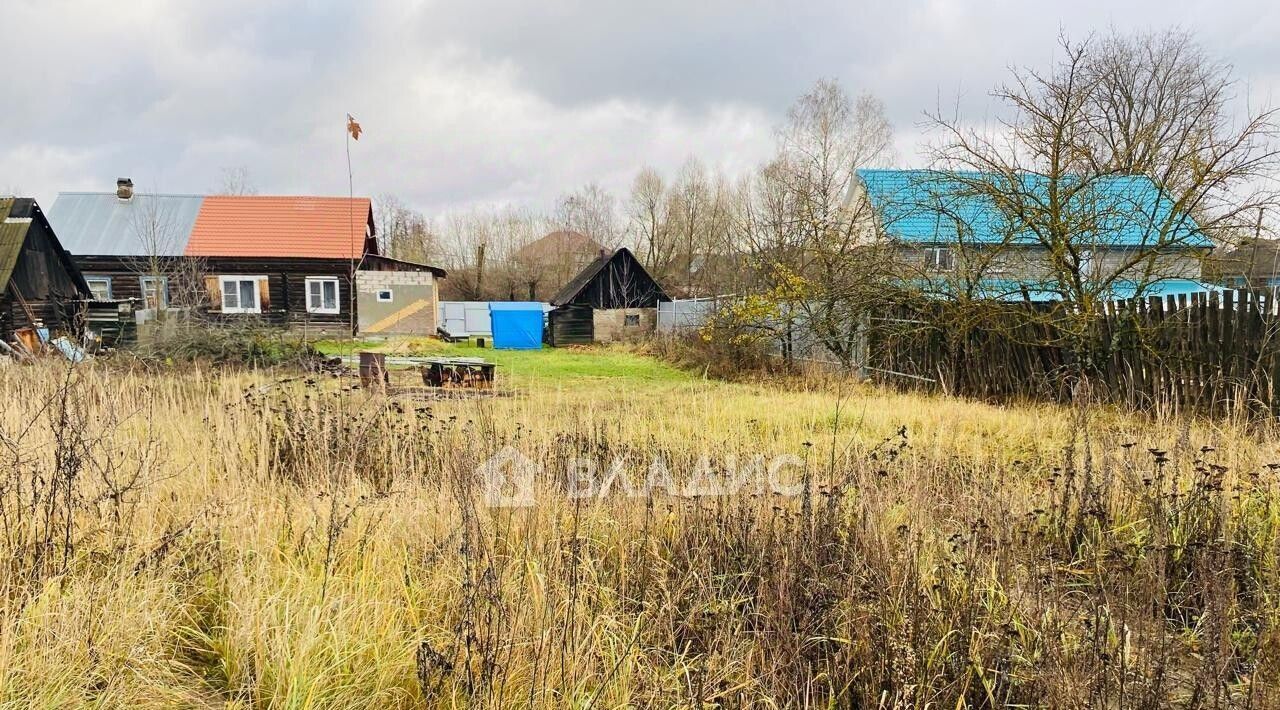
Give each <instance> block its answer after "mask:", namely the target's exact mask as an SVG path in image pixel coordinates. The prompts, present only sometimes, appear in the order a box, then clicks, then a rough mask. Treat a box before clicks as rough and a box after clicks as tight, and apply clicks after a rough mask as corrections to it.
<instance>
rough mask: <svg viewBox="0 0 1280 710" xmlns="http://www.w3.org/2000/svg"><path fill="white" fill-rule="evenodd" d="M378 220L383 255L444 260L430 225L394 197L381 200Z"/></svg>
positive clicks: (438, 240)
mask: <svg viewBox="0 0 1280 710" xmlns="http://www.w3.org/2000/svg"><path fill="white" fill-rule="evenodd" d="M375 220H376V222H377V225H378V234H379V247H380V248H381V249H382V253H384V254H388V255H390V256H393V257H395V258H397V259H404V260H405V261H416V262H420V263H432V262H435V261H438V260H440V259H441V256H442V254H441V246H440V238H439V236H438V235H437V234H436V232H435V231H434V230H433V229H432V228H431V224H430V222H428V221H427V218H426V217H424V216H423V215H422V214H421V213H420V212H417V211H415V210H413V209H411V208H410V207H408V206H407V205H405V203H404V202H403V201H402V200H400V198H398V197H396V196H395V195H392V194H390V193H384V194H383V195H381V196H380V197H378V199H377V201H376V206H375Z"/></svg>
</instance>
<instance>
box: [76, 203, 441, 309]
mask: <svg viewBox="0 0 1280 710" xmlns="http://www.w3.org/2000/svg"><path fill="white" fill-rule="evenodd" d="M50 219H51V221H52V222H53V224H54V225H55V227H57V228H58V229H59V231H60V233H62V234H63V241H64V243H65V244H66V246H67V248H68V249H69V250H70V251H71V253H72V254H73V255H74V257H73V258H74V259H75V261H76V263H77V264H78V265H79V267H80V269H81V270H82V271H83V272H84V275H85V279H86V281H87V283H88V286H89V288H91V289H92V290H93V292H94V293H95V294H96V295H97V296H98V297H100V298H129V299H135V300H137V301H138V302H139V303H140V305H141V307H142V308H143V309H144V310H143V313H144V317H147V316H148V315H153V314H158V313H159V312H161V311H166V310H171V309H183V310H185V311H188V312H195V313H198V314H200V315H202V316H203V317H206V318H208V319H210V320H214V321H224V322H225V321H244V320H247V319H254V320H258V321H261V322H263V323H266V324H271V325H281V326H288V327H294V328H306V329H310V330H317V331H323V332H336V333H350V332H351V330H352V329H353V328H354V327H355V325H356V323H357V322H358V319H357V314H356V312H355V311H356V310H357V308H358V306H357V303H358V301H357V299H355V298H353V286H354V285H355V283H356V279H357V272H358V271H359V270H360V267H361V264H362V262H364V261H365V259H366V258H376V257H378V254H379V252H378V242H377V239H376V235H375V225H374V220H373V209H372V205H371V203H370V201H369V199H368V198H363V197H359V198H346V197H310V196H286V197H280V196H259V195H246V196H242V195H210V196H207V197H206V196H203V195H161V194H146V193H137V194H135V193H134V191H133V185H132V182H130V181H128V180H127V179H121V180H120V181H118V183H117V190H116V192H113V193H83V192H64V193H62V194H60V195H59V196H58V200H57V202H55V203H54V206H53V209H52V210H51V211H50ZM387 263H391V264H392V266H391V267H388V266H387ZM387 263H383V262H379V263H378V265H377V267H378V268H377V270H378V271H379V272H383V271H386V270H387V269H388V268H393V269H394V268H396V264H397V263H396V262H394V261H393V260H392V261H388V262H387ZM423 268H426V269H429V270H430V274H431V276H432V277H433V278H434V277H438V276H443V275H444V272H443V271H442V270H440V269H437V268H435V267H427V266H423V265H408V266H406V267H405V270H406V271H410V272H414V273H417V272H420V271H421V270H422V269H423ZM406 278H408V277H406ZM413 279H414V283H413V284H412V285H413V286H414V287H415V288H417V289H418V290H421V289H422V287H423V285H422V284H419V283H417V282H418V281H422V280H423V278H421V277H417V276H414V277H413ZM382 281H388V282H390V281H394V279H387V278H386V277H385V276H384V277H382ZM426 288H428V289H432V293H433V294H434V293H435V291H434V288H435V285H434V281H432V282H431V283H429V284H427V285H426ZM394 290H395V284H393V283H387V284H382V285H381V286H380V290H379V291H378V294H377V296H378V298H380V299H387V300H390V301H394V300H395V294H394ZM432 298H434V296H433V297H432ZM419 300H421V299H419ZM430 309H431V312H432V313H434V312H435V302H434V300H433V301H432V303H430ZM427 332H428V333H429V332H430V331H427Z"/></svg>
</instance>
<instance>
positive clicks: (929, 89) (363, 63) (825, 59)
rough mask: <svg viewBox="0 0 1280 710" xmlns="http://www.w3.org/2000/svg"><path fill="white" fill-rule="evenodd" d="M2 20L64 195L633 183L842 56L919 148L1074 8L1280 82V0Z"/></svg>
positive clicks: (315, 8) (544, 190)
mask: <svg viewBox="0 0 1280 710" xmlns="http://www.w3.org/2000/svg"><path fill="white" fill-rule="evenodd" d="M6 12H7V15H6V21H7V26H10V27H24V28H30V30H29V31H25V32H20V33H14V34H13V35H11V36H10V37H9V38H8V39H7V40H6V42H5V43H4V45H3V46H0V61H3V62H4V63H5V65H6V66H8V67H11V68H12V67H16V68H17V70H15V71H11V72H10V75H9V78H8V83H9V92H8V96H10V97H11V101H12V104H13V105H11V106H7V107H6V110H5V111H2V112H0V135H4V136H5V141H4V142H3V143H0V188H9V187H15V188H20V189H22V190H24V191H26V192H28V193H32V194H35V195H36V196H37V197H38V198H40V199H41V200H51V199H52V198H53V196H54V195H55V194H56V192H57V191H58V190H61V189H85V188H93V187H98V188H101V189H106V188H109V187H110V184H111V182H112V181H113V180H114V177H115V176H116V175H118V174H130V175H132V176H134V177H135V178H137V179H138V180H139V182H140V184H143V183H150V184H152V185H154V186H156V187H159V188H160V189H165V190H172V191H204V190H207V189H209V188H210V187H211V186H213V185H214V184H215V183H216V182H217V180H218V175H219V172H220V170H221V168H222V167H223V166H229V165H245V166H247V167H248V168H249V171H250V173H251V175H252V177H253V179H254V181H255V182H256V183H257V186H258V188H259V189H260V190H261V191H263V192H268V193H269V192H281V193H287V192H316V193H329V194H340V193H343V192H345V191H346V187H347V186H346V164H345V155H344V143H343V133H342V116H343V115H344V114H345V113H346V112H347V111H350V112H352V113H354V114H356V115H357V116H358V117H359V118H360V120H361V121H362V122H363V123H364V125H365V128H366V130H367V133H366V135H365V137H364V138H363V139H362V140H361V141H360V143H359V144H358V145H356V146H354V148H355V150H354V151H353V157H354V161H355V166H354V167H355V172H356V190H357V191H358V192H362V193H365V194H378V193H381V192H394V193H397V194H399V195H401V196H402V197H403V198H404V199H406V200H407V201H409V202H410V203H412V204H415V205H416V206H418V207H420V208H422V209H427V210H431V211H438V210H447V209H450V208H454V207H458V206H461V205H468V204H473V203H479V202H515V203H528V204H531V205H534V206H544V205H546V204H547V203H549V202H550V201H551V200H552V199H553V198H554V197H555V195H557V194H558V193H561V192H563V191H565V190H568V189H572V188H574V187H576V186H578V185H581V184H583V183H586V182H588V181H599V182H601V183H603V184H605V185H606V186H608V187H612V188H615V189H622V188H625V186H626V183H627V181H628V179H629V178H630V176H631V175H633V174H634V172H635V171H636V170H637V169H638V167H639V166H641V165H643V164H651V165H654V166H655V167H658V168H659V169H663V170H674V169H675V168H676V167H678V165H679V164H680V163H681V162H683V161H684V160H685V158H687V157H688V156H689V155H691V154H696V155H698V156H699V157H700V158H702V159H703V160H704V161H705V162H707V163H710V164H712V165H717V166H721V167H723V168H724V169H726V170H728V171H731V172H740V171H742V170H745V169H748V168H749V167H750V166H752V165H753V164H755V163H756V162H757V161H759V160H761V159H763V157H764V156H765V155H766V154H767V153H768V151H769V150H770V147H771V145H772V142H773V137H772V133H771V126H772V125H773V124H775V123H776V122H777V121H778V120H780V118H781V116H782V115H783V113H784V112H785V110H786V107H787V105H788V104H789V103H790V102H791V101H792V100H793V99H794V98H795V97H796V96H797V95H799V94H800V93H802V92H803V91H804V90H806V89H807V88H808V87H809V86H810V85H811V84H812V83H813V81H814V80H816V79H817V78H819V77H833V78H836V79H839V80H840V81H841V82H842V83H844V84H845V85H846V86H847V87H848V88H850V89H851V90H854V91H862V90H866V91H871V92H873V93H875V94H876V95H878V96H880V97H881V98H882V99H883V100H884V101H885V103H886V105H887V106H888V108H889V111H890V115H891V117H892V119H893V120H894V122H895V124H896V127H897V130H898V134H899V141H898V145H899V153H900V154H901V157H902V159H903V161H905V162H911V161H915V160H918V159H919V158H918V156H916V155H915V146H916V145H917V144H918V143H919V141H920V140H922V139H924V138H927V136H926V135H925V134H924V133H923V132H922V128H921V126H920V125H918V124H919V122H920V120H921V114H922V112H923V111H924V110H925V109H928V108H931V107H933V106H934V105H935V103H936V102H938V101H941V102H942V103H943V104H944V105H950V102H952V101H954V100H955V99H956V97H957V96H959V97H960V98H961V106H962V108H963V109H964V111H965V113H966V115H972V116H975V117H978V118H981V117H983V116H984V115H985V114H986V113H988V112H990V111H991V110H992V109H993V107H992V106H991V105H990V100H989V99H988V98H987V92H988V91H989V89H990V87H991V86H992V85H993V84H995V83H996V82H998V81H1000V80H1002V79H1003V78H1004V77H1005V76H1006V75H1007V74H1006V67H1007V66H1008V65H1010V64H1023V65H1040V66H1042V65H1044V64H1045V63H1047V62H1049V61H1050V60H1051V59H1052V57H1053V55H1054V51H1055V39H1056V36H1057V34H1058V32H1059V31H1060V30H1065V31H1067V32H1069V33H1071V34H1072V35H1075V36H1082V35H1084V34H1087V33H1088V32H1089V31H1091V30H1100V31H1105V30H1106V29H1107V28H1108V27H1112V26H1114V27H1117V28H1120V29H1135V28H1137V29H1141V28H1150V27H1160V26H1165V25H1168V24H1179V25H1182V26H1184V27H1189V28H1191V29H1193V30H1195V31H1196V32H1197V34H1198V36H1199V37H1200V38H1201V39H1202V40H1203V41H1204V43H1205V44H1206V45H1207V47H1208V48H1209V50H1210V51H1211V52H1213V53H1215V54H1217V55H1219V56H1222V57H1224V59H1226V60H1228V61H1230V62H1232V63H1234V64H1235V65H1236V69H1237V72H1238V74H1239V75H1240V76H1241V78H1242V79H1243V80H1245V81H1246V82H1247V89H1248V91H1249V95H1250V98H1252V99H1254V100H1255V101H1256V100H1265V99H1270V100H1272V101H1274V100H1277V99H1280V71H1278V69H1277V67H1280V51H1278V50H1276V49H1275V44H1274V37H1275V36H1276V35H1277V34H1278V33H1280V16H1278V15H1277V12H1278V11H1277V10H1276V9H1275V8H1273V7H1272V5H1271V4H1268V3H1263V2H1240V3H1216V4H1214V5H1213V6H1212V7H1206V3H1203V2H1179V3H1162V2H1156V1H1155V0H1141V1H1140V2H1134V3H1115V2H1102V1H1101V0H1084V1H1083V2H1076V3H1070V4H1056V5H1051V6H1050V5H1045V4H1042V3H1027V2H1015V1H1014V0H993V1H991V2H985V1H984V2H976V1H974V2H960V1H959V0H911V1H907V2H900V3H894V4H890V3H870V2H856V3H855V2H834V1H829V0H820V1H816V2H806V3H780V2H779V3H770V2H762V1H759V0H746V1H739V2H727V1H723V0H710V1H708V2H674V1H672V0H654V1H652V2H645V3H639V2H626V3H624V2H599V1H597V2H570V1H568V0H548V1H547V2H541V3H529V2H522V1H516V0H512V1H509V2H499V1H498V0H479V1H478V2H471V3H457V2H443V1H436V2H425V3H424V2H421V1H420V0H384V1H382V2H370V3H362V4H350V3H341V2H319V1H314V0H313V1H311V2H306V1H302V0H288V1H276V2H273V1H271V0H227V1H226V2H218V3H209V2H196V1H195V0H192V1H190V2H165V1H162V0H131V1H130V2H125V3H99V2H90V1H89V0H48V1H41V0H17V3H16V6H15V7H12V8H8V7H7V8H6Z"/></svg>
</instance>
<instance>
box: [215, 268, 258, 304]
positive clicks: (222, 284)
mask: <svg viewBox="0 0 1280 710" xmlns="http://www.w3.org/2000/svg"><path fill="white" fill-rule="evenodd" d="M266 280H267V277H266V276H247V275H243V274H227V275H220V276H218V291H219V294H218V296H219V298H220V299H221V302H220V303H219V304H218V306H219V307H220V309H221V312H223V313H261V312H262V298H261V297H259V296H258V288H259V286H258V283H259V282H260V281H266ZM246 281H251V282H253V306H246V305H244V304H243V303H240V284H242V283H244V282H246ZM227 284H235V285H236V287H235V290H234V291H233V293H235V294H236V304H237V305H235V306H232V307H227Z"/></svg>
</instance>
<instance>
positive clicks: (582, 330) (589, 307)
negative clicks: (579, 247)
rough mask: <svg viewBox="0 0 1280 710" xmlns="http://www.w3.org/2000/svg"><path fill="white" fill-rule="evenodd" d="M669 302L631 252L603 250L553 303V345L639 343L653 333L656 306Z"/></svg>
mask: <svg viewBox="0 0 1280 710" xmlns="http://www.w3.org/2000/svg"><path fill="white" fill-rule="evenodd" d="M670 300H671V299H670V298H669V297H668V296H667V293H666V292H665V291H664V290H663V289H662V286H660V285H659V284H658V282H657V281H655V280H654V278H653V277H652V276H650V275H649V272H648V271H646V270H645V268H644V265H642V264H641V263H640V260H639V259H637V258H636V257H635V255H634V254H632V253H631V250H629V249H626V248H625V247H624V248H621V249H618V250H616V251H613V252H606V251H603V250H602V251H601V252H600V256H599V257H597V258H596V260H595V261H593V262H591V263H590V264H588V265H587V266H586V268H584V269H583V270H582V271H581V272H579V273H578V275H577V276H575V277H573V279H571V280H570V281H569V283H567V284H565V286H564V288H562V289H560V292H559V293H557V294H556V295H555V297H553V298H552V299H551V305H552V306H554V307H555V308H554V310H552V311H551V314H550V321H551V326H550V340H551V344H552V345H556V346H560V345H576V344H585V343H607V342H616V341H627V340H635V339H638V338H641V337H643V336H645V335H647V334H649V333H652V332H653V330H654V327H655V326H656V324H657V321H658V311H657V308H658V304H659V303H661V302H665V301H670Z"/></svg>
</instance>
